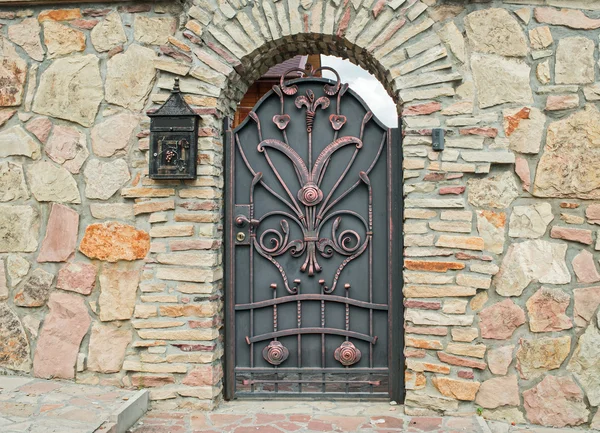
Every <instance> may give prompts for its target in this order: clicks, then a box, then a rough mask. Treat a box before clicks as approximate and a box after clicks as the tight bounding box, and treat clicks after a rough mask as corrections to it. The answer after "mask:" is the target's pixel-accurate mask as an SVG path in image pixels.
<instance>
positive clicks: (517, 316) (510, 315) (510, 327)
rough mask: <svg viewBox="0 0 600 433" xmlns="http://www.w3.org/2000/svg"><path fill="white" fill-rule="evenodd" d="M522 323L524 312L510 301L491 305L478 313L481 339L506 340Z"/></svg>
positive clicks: (523, 321)
mask: <svg viewBox="0 0 600 433" xmlns="http://www.w3.org/2000/svg"><path fill="white" fill-rule="evenodd" d="M524 323H525V312H524V311H523V309H522V308H520V307H519V306H517V305H516V304H515V303H514V302H513V301H511V300H510V299H506V300H504V301H502V302H498V303H496V304H494V305H491V306H489V307H487V308H486V309H484V310H481V312H480V313H479V326H480V328H481V337H482V338H490V339H494V340H507V339H509V338H510V337H512V335H513V333H514V332H515V330H516V329H517V328H518V327H519V326H521V325H522V324H524Z"/></svg>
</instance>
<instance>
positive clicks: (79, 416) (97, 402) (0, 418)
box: [0, 376, 135, 433]
mask: <svg viewBox="0 0 600 433" xmlns="http://www.w3.org/2000/svg"><path fill="white" fill-rule="evenodd" d="M133 394H135V391H127V390H122V389H118V388H113V387H107V386H88V385H81V384H76V383H73V382H67V381H58V380H53V381H48V380H41V379H33V378H29V377H12V376H0V432H1V433H17V432H19V433H22V432H27V433H93V432H95V431H96V430H97V429H98V427H99V426H100V425H101V424H102V423H103V422H104V421H106V420H108V418H109V415H110V414H111V413H113V412H114V411H115V410H117V409H118V408H119V407H121V405H123V403H124V401H126V400H128V399H129V398H130V397H131V396H133Z"/></svg>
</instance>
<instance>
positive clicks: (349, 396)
mask: <svg viewBox="0 0 600 433" xmlns="http://www.w3.org/2000/svg"><path fill="white" fill-rule="evenodd" d="M235 397H236V398H241V399H254V398H256V399H261V400H269V399H283V398H285V399H296V400H302V399H304V398H306V399H311V400H312V399H322V398H327V399H330V398H336V399H344V400H355V401H361V400H364V401H373V400H382V401H389V400H390V396H389V394H388V393H387V392H373V393H367V392H356V393H352V392H349V393H345V392H285V393H284V392H254V393H252V392H239V391H238V392H236V393H235Z"/></svg>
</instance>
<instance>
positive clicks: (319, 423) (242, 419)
mask: <svg viewBox="0 0 600 433" xmlns="http://www.w3.org/2000/svg"><path fill="white" fill-rule="evenodd" d="M482 423H483V425H481V424H482ZM130 431H131V432H132V433H200V432H201V433H222V432H225V433H287V432H293V433H312V432H315V433H318V432H321V433H322V432H335V433H341V432H344V433H346V432H348V433H350V432H359V433H397V432H407V433H424V432H428V433H584V432H589V433H591V431H590V430H585V429H551V428H543V427H539V426H511V425H510V424H506V423H502V422H490V421H488V422H487V423H486V422H485V421H484V420H483V419H482V418H479V419H478V418H476V417H466V418H452V417H444V418H441V417H410V416H405V415H404V414H403V410H402V407H401V406H390V405H389V404H387V403H372V402H371V403H356V402H332V401H321V402H309V401H305V402H294V401H276V402H275V401H270V402H264V401H236V402H231V403H223V404H221V406H220V407H219V408H218V409H217V410H216V411H213V412H191V413H184V412H161V411H153V410H150V411H149V412H148V413H147V414H146V415H145V416H144V417H143V418H142V419H141V420H140V421H139V422H138V423H137V424H135V425H134V427H133V428H132V429H131V430H130Z"/></svg>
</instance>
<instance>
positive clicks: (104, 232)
mask: <svg viewBox="0 0 600 433" xmlns="http://www.w3.org/2000/svg"><path fill="white" fill-rule="evenodd" d="M149 250H150V235H149V234H148V233H146V232H145V231H143V230H137V229H136V228H135V227H133V226H130V225H126V224H121V223H117V222H108V223H104V224H90V225H89V226H87V228H86V229H85V235H84V236H83V239H82V240H81V244H79V251H81V252H82V253H83V254H85V255H86V256H87V257H89V258H92V259H99V260H106V261H108V262H117V261H119V260H139V259H143V258H144V257H146V254H148V251H149Z"/></svg>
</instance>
